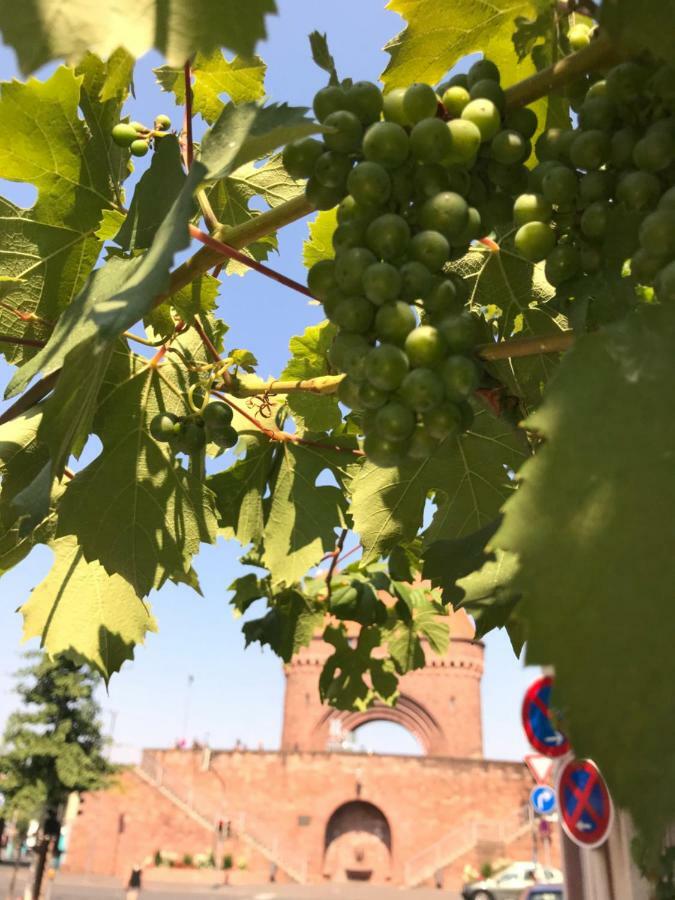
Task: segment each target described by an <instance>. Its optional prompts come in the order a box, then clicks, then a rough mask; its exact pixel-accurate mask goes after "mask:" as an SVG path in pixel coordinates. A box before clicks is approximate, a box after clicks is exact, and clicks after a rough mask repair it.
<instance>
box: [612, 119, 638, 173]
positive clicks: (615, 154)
mask: <svg viewBox="0 0 675 900" xmlns="http://www.w3.org/2000/svg"><path fill="white" fill-rule="evenodd" d="M639 137H640V136H639V135H638V133H637V132H636V131H635V130H634V129H633V128H621V129H619V131H615V132H614V134H613V135H612V138H611V141H610V151H609V161H610V162H611V164H612V165H613V166H614V167H615V168H617V169H626V168H628V167H629V166H632V165H633V150H634V149H635V145H636V144H637V142H638V140H639Z"/></svg>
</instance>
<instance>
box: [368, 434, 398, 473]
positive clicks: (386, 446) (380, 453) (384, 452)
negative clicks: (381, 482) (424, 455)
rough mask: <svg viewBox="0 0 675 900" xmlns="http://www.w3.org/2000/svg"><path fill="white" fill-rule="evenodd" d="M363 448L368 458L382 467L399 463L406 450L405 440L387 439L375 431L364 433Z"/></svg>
mask: <svg viewBox="0 0 675 900" xmlns="http://www.w3.org/2000/svg"><path fill="white" fill-rule="evenodd" d="M363 449H364V451H365V453H366V456H367V457H368V459H370V460H372V461H373V462H374V463H375V465H377V466H381V467H382V468H388V467H389V466H398V465H400V464H401V463H402V462H403V461H404V460H405V458H406V453H407V451H408V447H407V444H406V443H405V441H388V440H387V439H386V438H383V437H382V436H381V435H380V434H377V432H373V433H372V434H368V435H366V438H365V440H364V442H363Z"/></svg>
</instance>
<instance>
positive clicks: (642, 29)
mask: <svg viewBox="0 0 675 900" xmlns="http://www.w3.org/2000/svg"><path fill="white" fill-rule="evenodd" d="M636 12H637V11H636V7H635V4H634V3H631V2H630V0H603V3H602V6H601V8H600V23H601V25H602V27H603V28H605V29H607V32H608V33H609V34H610V35H611V36H612V37H613V38H614V39H615V40H616V41H617V43H619V44H621V45H622V46H623V47H624V48H626V49H627V50H630V51H632V52H634V53H639V52H641V51H642V50H648V51H649V52H650V53H653V54H654V55H655V56H658V57H661V58H662V59H665V60H668V61H670V60H672V58H673V42H672V36H673V33H675V9H673V6H672V5H671V4H669V3H661V2H659V0H646V2H644V3H641V4H640V9H639V14H636Z"/></svg>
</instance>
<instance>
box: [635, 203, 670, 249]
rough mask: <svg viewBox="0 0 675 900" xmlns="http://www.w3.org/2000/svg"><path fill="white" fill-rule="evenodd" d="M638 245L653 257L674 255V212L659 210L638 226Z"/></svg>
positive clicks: (664, 209) (665, 209)
mask: <svg viewBox="0 0 675 900" xmlns="http://www.w3.org/2000/svg"><path fill="white" fill-rule="evenodd" d="M640 244H641V246H642V247H643V248H644V249H645V250H646V251H647V252H648V253H651V254H653V255H654V256H667V257H671V258H672V256H673V255H675V210H673V209H667V208H660V209H657V210H656V212H653V213H650V214H649V215H648V216H647V217H646V218H645V219H644V220H643V222H642V224H641V225H640Z"/></svg>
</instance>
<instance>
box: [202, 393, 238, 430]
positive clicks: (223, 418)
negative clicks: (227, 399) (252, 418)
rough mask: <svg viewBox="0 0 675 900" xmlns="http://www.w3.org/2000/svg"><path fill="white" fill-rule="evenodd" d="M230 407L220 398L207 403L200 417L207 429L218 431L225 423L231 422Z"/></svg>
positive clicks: (229, 423)
mask: <svg viewBox="0 0 675 900" xmlns="http://www.w3.org/2000/svg"><path fill="white" fill-rule="evenodd" d="M232 415H233V413H232V407H231V406H228V404H227V403H223V401H222V400H212V401H211V402H210V403H207V405H206V408H205V409H204V411H203V412H202V419H203V420H204V426H205V427H206V429H207V431H219V430H222V429H223V428H224V427H225V426H226V425H231V424H232Z"/></svg>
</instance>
